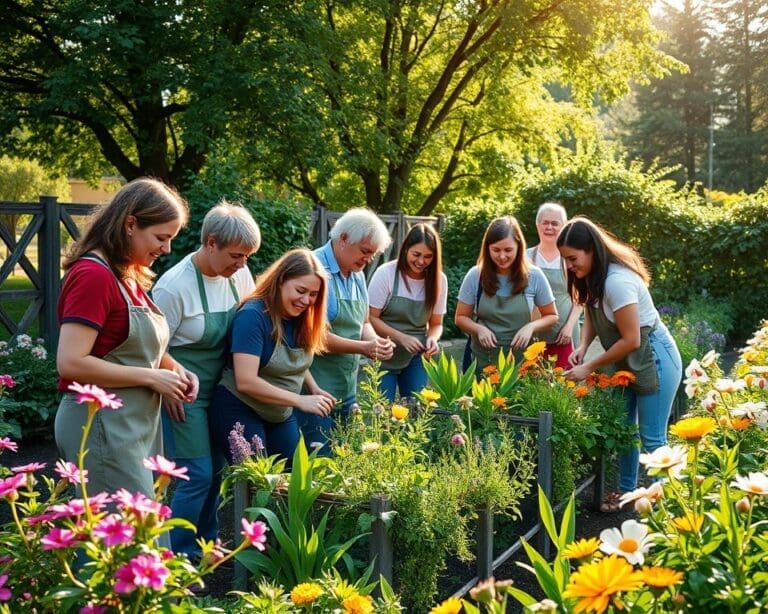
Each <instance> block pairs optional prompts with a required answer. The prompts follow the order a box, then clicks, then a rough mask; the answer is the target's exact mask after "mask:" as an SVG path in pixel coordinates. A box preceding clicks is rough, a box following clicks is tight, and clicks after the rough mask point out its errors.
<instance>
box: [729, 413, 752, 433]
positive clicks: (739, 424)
mask: <svg viewBox="0 0 768 614" xmlns="http://www.w3.org/2000/svg"><path fill="white" fill-rule="evenodd" d="M751 424H752V420H750V419H749V418H747V417H746V416H744V417H742V418H731V428H732V429H733V430H734V431H744V430H746V429H748V428H749V427H750V425H751Z"/></svg>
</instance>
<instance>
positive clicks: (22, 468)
mask: <svg viewBox="0 0 768 614" xmlns="http://www.w3.org/2000/svg"><path fill="white" fill-rule="evenodd" d="M41 469H45V463H27V464H26V465H19V466H18V467H11V471H13V472H14V473H33V472H34V471H40V470H41Z"/></svg>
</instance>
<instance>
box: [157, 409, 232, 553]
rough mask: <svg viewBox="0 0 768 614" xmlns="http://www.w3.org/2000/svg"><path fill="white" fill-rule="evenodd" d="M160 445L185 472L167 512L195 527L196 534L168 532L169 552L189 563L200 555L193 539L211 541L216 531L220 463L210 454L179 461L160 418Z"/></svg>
mask: <svg viewBox="0 0 768 614" xmlns="http://www.w3.org/2000/svg"><path fill="white" fill-rule="evenodd" d="M163 445H164V447H165V452H166V455H167V456H168V457H169V458H171V459H173V461H174V462H175V463H176V465H177V466H178V467H186V468H187V476H188V477H189V481H187V480H176V481H175V490H174V491H173V499H171V506H170V507H171V512H173V517H174V518H184V519H185V520H189V521H190V522H191V523H192V524H194V525H195V527H197V532H195V531H191V530H189V529H183V528H181V527H177V528H174V529H171V549H172V550H173V551H174V552H181V553H182V554H186V555H187V556H188V557H189V558H190V559H192V558H194V557H195V556H199V555H200V547H199V546H198V545H197V543H196V542H197V539H198V538H202V539H205V540H215V539H216V537H217V534H218V531H219V520H218V516H217V511H218V507H219V488H220V486H221V471H222V469H223V467H224V459H223V458H222V456H221V454H219V453H217V452H215V451H214V452H213V453H212V455H211V456H200V457H197V458H179V457H177V456H176V450H175V445H174V439H173V429H172V428H171V425H170V422H169V420H168V418H167V416H165V415H163Z"/></svg>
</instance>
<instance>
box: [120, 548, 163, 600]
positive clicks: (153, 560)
mask: <svg viewBox="0 0 768 614" xmlns="http://www.w3.org/2000/svg"><path fill="white" fill-rule="evenodd" d="M170 573H171V572H170V571H169V570H168V568H167V567H166V566H165V565H163V562H162V560H160V557H159V556H157V554H156V553H154V552H150V553H148V554H139V555H137V556H136V557H134V558H133V559H131V560H130V561H129V562H128V563H126V564H125V565H123V566H122V567H120V568H119V569H118V570H117V572H115V577H116V578H117V582H115V592H116V593H132V592H133V591H134V590H136V589H137V588H139V587H148V588H151V589H153V590H156V591H159V590H160V589H161V588H163V586H165V581H166V579H167V578H168V576H169V575H170Z"/></svg>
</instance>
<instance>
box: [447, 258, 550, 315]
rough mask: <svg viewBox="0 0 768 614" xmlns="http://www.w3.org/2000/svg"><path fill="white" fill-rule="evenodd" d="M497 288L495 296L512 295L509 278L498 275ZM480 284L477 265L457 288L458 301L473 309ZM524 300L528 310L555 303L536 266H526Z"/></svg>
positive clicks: (544, 279)
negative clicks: (526, 283) (526, 278)
mask: <svg viewBox="0 0 768 614" xmlns="http://www.w3.org/2000/svg"><path fill="white" fill-rule="evenodd" d="M498 279H499V287H498V290H496V294H498V295H499V296H511V295H512V282H510V281H509V276H507V275H499V276H498ZM479 284H480V269H479V268H478V267H477V265H475V266H473V267H472V268H471V269H469V271H468V272H467V274H466V275H465V276H464V281H463V282H462V283H461V288H459V300H460V301H461V302H462V303H466V304H467V305H472V307H473V308H474V306H475V302H476V301H477V291H478V286H479ZM523 293H524V295H525V300H526V301H527V302H528V308H529V309H531V310H533V308H534V307H543V306H544V305H549V304H550V303H554V302H555V295H554V294H552V288H550V286H549V282H548V281H547V277H546V276H545V275H544V273H542V272H541V269H540V268H539V267H537V266H533V265H528V285H527V286H526V288H525V290H523Z"/></svg>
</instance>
